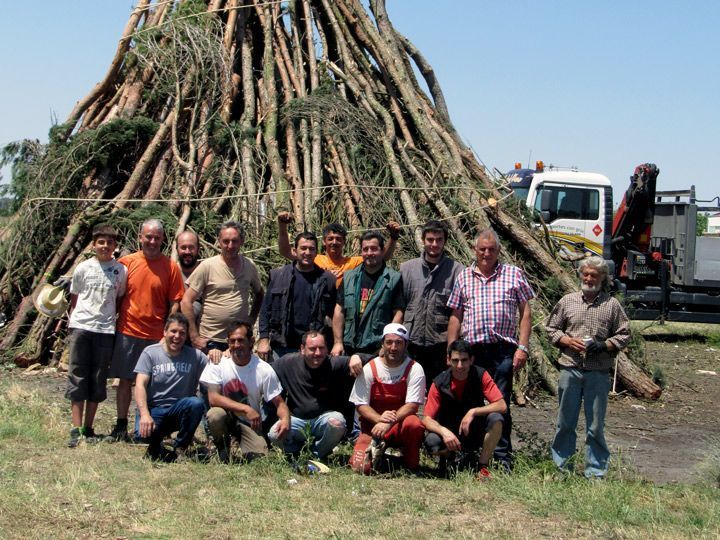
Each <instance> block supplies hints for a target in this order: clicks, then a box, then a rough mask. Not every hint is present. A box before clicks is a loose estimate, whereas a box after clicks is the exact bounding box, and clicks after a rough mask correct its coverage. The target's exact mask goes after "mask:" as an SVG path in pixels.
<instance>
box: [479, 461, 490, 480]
mask: <svg viewBox="0 0 720 540" xmlns="http://www.w3.org/2000/svg"><path fill="white" fill-rule="evenodd" d="M477 479H478V480H483V481H484V480H491V479H492V474H490V471H489V470H488V468H487V467H486V466H485V465H480V470H479V471H478V473H477Z"/></svg>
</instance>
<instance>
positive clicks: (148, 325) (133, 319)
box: [117, 251, 185, 340]
mask: <svg viewBox="0 0 720 540" xmlns="http://www.w3.org/2000/svg"><path fill="white" fill-rule="evenodd" d="M119 262H121V263H122V264H124V265H125V267H126V268H127V290H126V292H125V296H123V299H122V304H121V305H120V317H119V318H118V322H117V331H118V332H120V333H122V334H125V335H126V336H132V337H137V338H141V339H152V340H159V339H162V337H163V328H164V327H165V318H166V317H167V315H168V311H169V309H168V308H169V306H170V304H173V303H174V302H180V300H182V297H183V293H184V292H185V290H184V287H183V283H182V275H181V274H180V270H178V266H177V264H175V263H174V262H172V261H171V260H170V259H169V258H168V257H166V256H165V255H161V256H160V257H158V258H156V259H153V260H148V259H146V258H145V255H143V252H142V251H137V252H135V253H131V254H130V255H126V256H125V257H122V258H121V259H120V260H119Z"/></svg>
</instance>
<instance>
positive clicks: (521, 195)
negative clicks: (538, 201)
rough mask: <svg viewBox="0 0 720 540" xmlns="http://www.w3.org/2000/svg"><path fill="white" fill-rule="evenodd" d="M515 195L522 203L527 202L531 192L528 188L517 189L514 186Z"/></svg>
mask: <svg viewBox="0 0 720 540" xmlns="http://www.w3.org/2000/svg"><path fill="white" fill-rule="evenodd" d="M512 190H513V195H514V196H515V198H516V199H520V200H521V201H527V196H528V192H529V191H530V188H526V187H515V186H513V188H512Z"/></svg>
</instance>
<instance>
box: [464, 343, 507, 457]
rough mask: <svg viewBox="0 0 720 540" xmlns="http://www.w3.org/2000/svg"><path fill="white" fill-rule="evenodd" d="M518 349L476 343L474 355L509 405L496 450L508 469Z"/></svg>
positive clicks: (477, 363)
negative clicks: (514, 367) (511, 402)
mask: <svg viewBox="0 0 720 540" xmlns="http://www.w3.org/2000/svg"><path fill="white" fill-rule="evenodd" d="M516 349H517V346H516V345H513V344H512V343H489V344H483V343H475V344H474V345H473V346H472V353H473V356H474V357H475V364H476V365H478V366H480V367H481V368H484V369H485V370H486V371H487V372H488V373H489V374H490V376H491V377H492V378H493V381H495V384H496V385H497V387H498V389H499V390H500V392H502V395H503V399H504V400H505V404H506V405H507V412H506V413H505V414H504V415H503V431H502V436H501V437H500V441H499V442H498V445H497V447H496V448H495V453H494V454H493V456H494V458H495V459H496V460H497V461H499V462H500V463H501V464H502V465H504V466H505V467H507V468H510V467H512V457H513V456H512V441H511V439H510V434H511V432H512V416H511V414H510V401H511V397H512V385H513V355H514V354H515V350H516Z"/></svg>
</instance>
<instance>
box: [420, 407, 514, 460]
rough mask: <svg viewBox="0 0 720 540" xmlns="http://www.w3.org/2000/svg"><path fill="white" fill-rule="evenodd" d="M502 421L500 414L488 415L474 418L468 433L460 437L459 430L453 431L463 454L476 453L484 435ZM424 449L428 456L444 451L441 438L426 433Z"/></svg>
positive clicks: (483, 440)
mask: <svg viewBox="0 0 720 540" xmlns="http://www.w3.org/2000/svg"><path fill="white" fill-rule="evenodd" d="M502 421H503V416H502V415H501V414H500V413H490V414H488V415H487V416H476V417H475V419H474V420H473V421H472V422H471V423H470V433H468V434H467V435H460V434H459V431H460V430H459V429H458V430H457V431H456V430H453V433H455V435H456V436H457V438H458V440H459V441H460V444H461V445H462V450H463V452H477V451H479V450H480V449H481V448H482V447H483V443H484V442H485V434H486V433H487V432H488V431H489V430H491V429H492V428H493V426H494V425H495V424H497V423H498V422H502ZM425 448H427V451H428V452H429V453H430V454H437V453H438V452H441V451H442V450H445V449H446V446H445V443H444V442H443V440H442V437H440V435H438V434H437V433H432V432H428V433H427V435H425Z"/></svg>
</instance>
